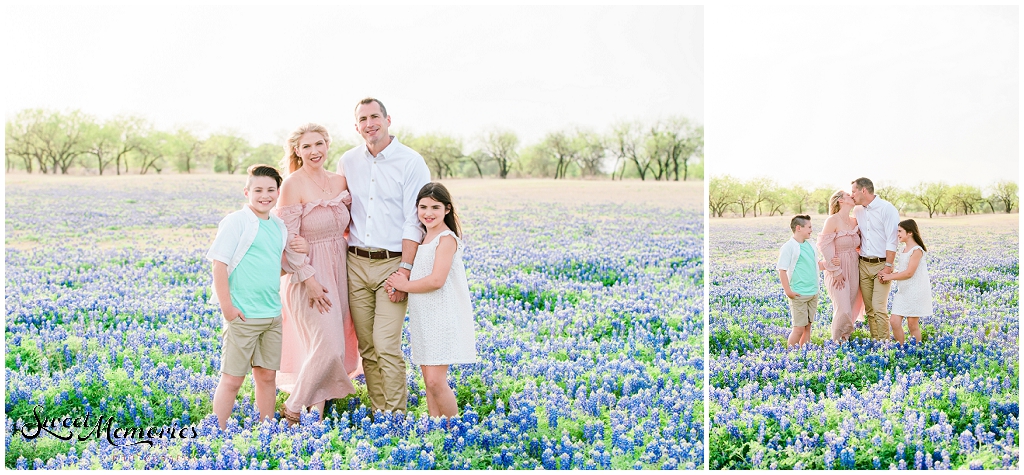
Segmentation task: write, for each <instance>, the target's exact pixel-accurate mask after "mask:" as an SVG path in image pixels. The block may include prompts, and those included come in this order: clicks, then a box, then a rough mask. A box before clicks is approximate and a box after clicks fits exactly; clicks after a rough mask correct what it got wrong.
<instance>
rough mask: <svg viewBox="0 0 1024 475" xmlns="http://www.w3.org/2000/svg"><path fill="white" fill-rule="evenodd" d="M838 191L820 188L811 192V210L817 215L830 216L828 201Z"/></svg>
mask: <svg viewBox="0 0 1024 475" xmlns="http://www.w3.org/2000/svg"><path fill="white" fill-rule="evenodd" d="M835 192H836V190H833V189H832V188H826V187H822V186H819V187H817V188H815V189H814V191H812V192H811V199H810V209H811V210H812V211H813V212H815V213H817V214H828V211H829V210H828V200H829V198H831V197H832V194H833V193H835Z"/></svg>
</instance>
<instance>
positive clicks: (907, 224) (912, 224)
mask: <svg viewBox="0 0 1024 475" xmlns="http://www.w3.org/2000/svg"><path fill="white" fill-rule="evenodd" d="M900 227H901V228H903V230H904V231H906V232H907V233H908V234H910V235H911V236H913V238H914V242H916V243H917V245H918V246H921V249H923V250H925V251H927V250H928V248H927V247H924V238H922V237H921V231H920V230H918V229H917V221H914V220H913V219H904V220H903V221H900Z"/></svg>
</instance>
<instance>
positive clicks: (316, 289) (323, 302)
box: [303, 277, 331, 314]
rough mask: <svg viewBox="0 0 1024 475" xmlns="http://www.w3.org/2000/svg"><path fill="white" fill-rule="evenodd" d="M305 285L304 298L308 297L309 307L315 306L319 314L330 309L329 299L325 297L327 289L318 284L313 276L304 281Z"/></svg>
mask: <svg viewBox="0 0 1024 475" xmlns="http://www.w3.org/2000/svg"><path fill="white" fill-rule="evenodd" d="M303 283H304V284H305V287H306V298H308V299H309V307H310V308H316V310H317V311H318V312H320V313H321V314H322V313H324V312H327V311H329V310H330V309H331V299H329V298H327V289H325V288H324V286H322V285H320V283H319V282H317V281H316V279H315V278H313V277H310V278H308V279H306V280H305V281H304V282H303Z"/></svg>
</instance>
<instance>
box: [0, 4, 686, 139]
mask: <svg viewBox="0 0 1024 475" xmlns="http://www.w3.org/2000/svg"><path fill="white" fill-rule="evenodd" d="M3 16H4V19H3V20H2V25H3V33H2V37H3V41H4V53H5V54H4V59H3V62H4V71H5V74H4V76H5V77H4V79H3V80H4V82H5V83H6V84H5V87H4V96H5V97H4V106H5V112H6V116H7V118H8V119H10V118H11V117H13V115H14V114H15V113H16V112H17V111H19V110H22V109H26V108H37V107H43V108H53V109H61V110H66V109H81V110H82V111H84V112H86V113H90V114H93V115H96V116H99V117H100V118H109V117H112V116H114V115H115V114H120V113H134V114H138V115H141V116H144V117H147V118H149V119H151V120H153V122H154V123H155V124H156V125H157V127H158V128H161V129H167V130H169V129H171V128H172V127H174V126H176V125H178V124H193V123H195V124H202V125H205V130H206V131H207V132H215V131H220V130H228V129H232V130H234V131H236V132H238V133H240V134H241V135H242V136H244V137H246V138H248V139H249V140H250V141H252V142H253V144H258V143H261V142H274V143H278V142H282V141H283V139H284V137H285V136H286V135H287V133H288V132H290V131H291V130H292V129H294V128H295V127H296V126H298V125H300V124H302V123H305V122H310V121H311V122H320V123H323V124H325V125H328V127H329V130H330V131H331V133H332V135H334V136H335V137H336V138H339V137H340V138H343V139H347V140H350V141H355V140H357V139H358V135H357V134H356V133H355V131H354V129H353V126H352V123H353V120H352V110H353V108H354V106H355V103H356V102H357V101H358V100H359V99H362V98H363V97H366V96H374V97H377V98H379V99H381V100H382V101H383V102H384V104H385V105H386V106H387V108H388V113H389V114H390V115H391V117H392V128H394V129H397V130H402V129H407V130H412V131H413V132H415V133H424V132H432V131H438V132H446V133H451V134H454V135H456V136H460V137H462V138H463V139H465V140H466V141H467V147H468V146H470V144H471V139H472V138H473V137H474V136H476V135H477V134H478V133H480V132H481V131H483V130H485V129H486V128H489V127H492V126H502V127H506V128H510V129H512V130H514V131H516V132H517V133H518V134H519V136H520V141H521V144H523V145H526V144H530V143H534V142H536V141H538V140H539V139H540V138H541V137H542V136H543V135H544V134H545V133H547V132H552V131H555V130H560V129H562V128H565V127H567V126H570V125H579V126H583V127H590V128H592V129H593V130H596V131H599V132H604V131H606V130H607V128H608V126H610V125H611V124H612V123H613V122H615V121H616V120H619V119H642V120H645V121H646V120H649V121H654V120H657V119H659V118H663V117H669V116H674V115H680V116H685V117H688V118H690V119H691V120H695V121H696V122H698V123H703V122H704V43H703V42H704V20H703V8H702V7H699V6H696V7H694V6H660V7H469V6H457V7H422V8H420V7H407V6H403V7H373V8H371V7H355V6H335V7H327V6H317V7H270V6H246V7H241V6H233V7H206V6H176V7H124V6H121V7H106V6H86V7H73V6H40V7H25V6H20V7H13V6H10V7H5V8H4V15H3Z"/></svg>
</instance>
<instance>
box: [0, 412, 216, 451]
mask: <svg viewBox="0 0 1024 475" xmlns="http://www.w3.org/2000/svg"><path fill="white" fill-rule="evenodd" d="M44 413H45V409H44V408H43V406H41V405H36V406H35V408H34V409H33V410H32V415H33V417H34V419H35V422H34V424H33V423H31V422H29V423H26V424H24V425H22V426H21V427H20V428H19V427H18V426H17V423H15V427H14V430H15V431H16V432H18V433H20V434H21V435H22V437H24V438H25V439H26V440H32V439H35V438H36V437H39V436H40V435H42V434H44V433H46V434H50V435H52V436H54V437H56V438H58V439H60V440H64V441H70V440H72V439H77V440H79V441H86V440H90V439H95V440H106V441H107V442H108V443H109V444H110V445H113V446H118V447H125V446H130V445H138V444H146V445H153V441H154V440H159V439H194V438H196V437H198V436H199V433H198V432H197V431H196V428H195V426H184V427H179V426H178V425H177V424H176V423H172V424H171V425H170V426H166V425H165V426H143V427H120V426H117V425H115V424H114V418H113V417H107V416H102V415H101V416H97V415H96V414H85V415H84V416H83V415H80V414H73V415H63V416H56V417H46V415H45V414H44Z"/></svg>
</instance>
